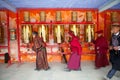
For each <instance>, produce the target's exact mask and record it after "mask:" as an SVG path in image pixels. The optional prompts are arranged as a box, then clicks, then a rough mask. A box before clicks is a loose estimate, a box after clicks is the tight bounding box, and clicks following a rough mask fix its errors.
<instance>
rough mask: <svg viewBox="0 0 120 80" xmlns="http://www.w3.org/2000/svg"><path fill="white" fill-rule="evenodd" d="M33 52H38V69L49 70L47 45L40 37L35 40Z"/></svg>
mask: <svg viewBox="0 0 120 80" xmlns="http://www.w3.org/2000/svg"><path fill="white" fill-rule="evenodd" d="M33 43H34V45H33V50H34V51H35V52H36V69H38V70H40V69H45V70H47V69H49V66H48V61H47V52H46V48H45V46H46V44H45V43H44V41H43V39H42V38H40V37H39V36H36V37H35V38H34V39H33Z"/></svg>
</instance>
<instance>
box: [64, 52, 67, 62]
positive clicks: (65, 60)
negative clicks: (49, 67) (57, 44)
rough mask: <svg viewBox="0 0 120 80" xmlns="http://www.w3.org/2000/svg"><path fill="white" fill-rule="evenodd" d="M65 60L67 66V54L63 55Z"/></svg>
mask: <svg viewBox="0 0 120 80" xmlns="http://www.w3.org/2000/svg"><path fill="white" fill-rule="evenodd" d="M63 58H64V61H65V63H66V64H67V59H66V56H65V54H63Z"/></svg>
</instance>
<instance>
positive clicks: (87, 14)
mask: <svg viewBox="0 0 120 80" xmlns="http://www.w3.org/2000/svg"><path fill="white" fill-rule="evenodd" d="M86 21H88V22H90V21H92V12H91V11H88V12H86Z"/></svg>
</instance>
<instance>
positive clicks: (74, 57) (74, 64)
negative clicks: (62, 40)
mask: <svg viewBox="0 0 120 80" xmlns="http://www.w3.org/2000/svg"><path fill="white" fill-rule="evenodd" d="M69 35H70V37H71V41H70V49H71V55H70V58H69V61H68V64H67V70H66V71H71V70H81V65H80V60H81V53H82V47H81V45H80V42H79V39H78V37H76V36H75V35H74V32H73V31H70V32H69Z"/></svg>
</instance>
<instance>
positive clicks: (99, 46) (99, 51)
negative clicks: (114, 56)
mask: <svg viewBox="0 0 120 80" xmlns="http://www.w3.org/2000/svg"><path fill="white" fill-rule="evenodd" d="M96 33H97V39H96V40H95V52H96V57H95V68H96V69H99V68H101V67H105V66H107V65H109V61H108V58H107V50H108V42H107V40H106V38H105V37H103V30H100V31H97V32H96Z"/></svg>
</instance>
